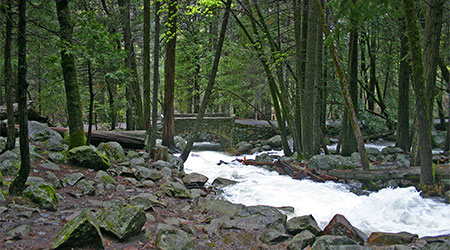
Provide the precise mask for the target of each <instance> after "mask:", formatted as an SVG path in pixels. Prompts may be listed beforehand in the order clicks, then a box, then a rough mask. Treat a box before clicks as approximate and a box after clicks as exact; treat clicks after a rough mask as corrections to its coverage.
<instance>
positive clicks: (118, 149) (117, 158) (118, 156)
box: [97, 141, 127, 162]
mask: <svg viewBox="0 0 450 250" xmlns="http://www.w3.org/2000/svg"><path fill="white" fill-rule="evenodd" d="M97 150H99V151H100V152H102V153H104V154H105V155H106V156H107V157H108V158H109V160H110V161H111V162H123V161H126V159H127V158H126V157H125V152H124V151H123V148H122V146H121V145H120V144H119V143H118V142H115V141H111V142H102V143H100V145H98V147H97Z"/></svg>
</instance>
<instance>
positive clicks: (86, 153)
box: [68, 146, 110, 170]
mask: <svg viewBox="0 0 450 250" xmlns="http://www.w3.org/2000/svg"><path fill="white" fill-rule="evenodd" d="M68 158H69V160H70V161H72V162H73V163H75V164H77V165H79V166H81V167H85V168H91V169H95V170H106V169H108V168H109V166H110V163H109V159H108V158H107V157H106V156H105V155H104V154H103V153H101V152H100V151H98V150H97V149H96V148H95V147H94V146H80V147H75V148H72V149H71V150H69V154H68Z"/></svg>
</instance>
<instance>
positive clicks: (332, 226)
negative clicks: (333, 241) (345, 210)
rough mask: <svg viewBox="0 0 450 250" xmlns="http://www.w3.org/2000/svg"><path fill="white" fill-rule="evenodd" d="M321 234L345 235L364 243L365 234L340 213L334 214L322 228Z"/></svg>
mask: <svg viewBox="0 0 450 250" xmlns="http://www.w3.org/2000/svg"><path fill="white" fill-rule="evenodd" d="M322 235H334V236H347V237H348V238H350V239H352V240H354V241H356V242H358V243H359V244H361V245H364V241H365V240H366V239H367V236H366V235H365V234H364V233H363V232H361V231H360V230H359V229H357V228H356V227H354V226H352V224H351V223H350V222H349V221H348V220H347V219H346V218H345V217H344V216H343V215H340V214H336V215H335V216H334V217H333V218H332V219H331V221H330V222H329V223H328V225H327V226H326V227H325V228H324V229H323V232H322Z"/></svg>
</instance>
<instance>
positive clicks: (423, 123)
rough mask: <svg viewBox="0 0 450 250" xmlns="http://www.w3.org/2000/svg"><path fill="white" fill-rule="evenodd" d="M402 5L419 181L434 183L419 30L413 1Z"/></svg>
mask: <svg viewBox="0 0 450 250" xmlns="http://www.w3.org/2000/svg"><path fill="white" fill-rule="evenodd" d="M402 5H403V10H404V13H405V21H406V33H407V35H408V44H409V51H410V54H411V71H412V83H413V86H414V92H415V94H416V121H417V128H418V131H419V133H418V136H419V141H420V143H419V155H420V171H421V175H420V181H421V183H423V184H426V185H428V184H433V183H434V176H433V167H432V162H431V159H432V153H431V117H430V113H429V112H428V110H429V107H428V106H429V105H430V101H429V99H428V98H427V90H426V84H425V78H424V65H423V61H422V46H421V43H420V32H419V26H418V23H417V17H416V14H415V8H414V6H415V5H414V1H413V0H402Z"/></svg>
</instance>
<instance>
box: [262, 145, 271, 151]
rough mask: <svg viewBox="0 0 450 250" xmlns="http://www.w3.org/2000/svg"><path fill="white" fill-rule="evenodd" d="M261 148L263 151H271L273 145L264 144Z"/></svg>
mask: <svg viewBox="0 0 450 250" xmlns="http://www.w3.org/2000/svg"><path fill="white" fill-rule="evenodd" d="M261 149H262V150H263V151H270V150H272V147H271V146H270V145H263V146H262V147H261Z"/></svg>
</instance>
